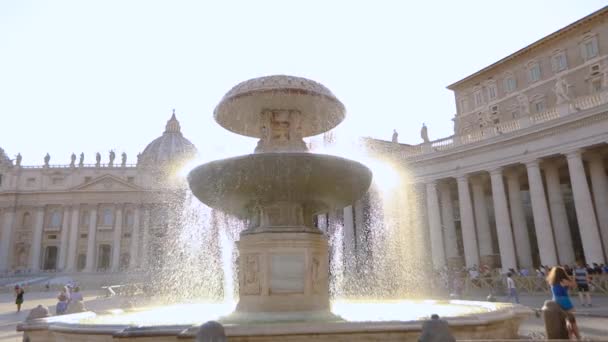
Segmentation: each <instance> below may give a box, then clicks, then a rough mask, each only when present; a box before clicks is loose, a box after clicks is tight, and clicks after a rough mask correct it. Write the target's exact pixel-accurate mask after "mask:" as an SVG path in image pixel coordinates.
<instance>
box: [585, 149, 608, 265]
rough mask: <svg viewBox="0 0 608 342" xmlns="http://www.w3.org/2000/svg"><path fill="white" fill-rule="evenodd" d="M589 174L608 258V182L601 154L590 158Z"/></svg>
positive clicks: (592, 155)
mask: <svg viewBox="0 0 608 342" xmlns="http://www.w3.org/2000/svg"><path fill="white" fill-rule="evenodd" d="M589 173H590V174H591V188H592V189H593V199H594V200H595V213H596V214H597V220H598V225H599V227H600V234H601V235H602V242H603V243H604V255H605V256H606V258H608V180H607V179H606V169H605V168H604V161H603V159H602V156H601V155H600V154H599V153H593V154H591V155H590V156H589Z"/></svg>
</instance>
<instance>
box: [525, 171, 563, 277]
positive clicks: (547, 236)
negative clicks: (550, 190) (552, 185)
mask: <svg viewBox="0 0 608 342" xmlns="http://www.w3.org/2000/svg"><path fill="white" fill-rule="evenodd" d="M526 169H527V170H528V183H530V199H531V201H532V212H533V214H534V230H535V231H536V240H537V241H538V252H539V254H540V262H541V264H543V265H548V266H552V265H557V254H556V251H555V243H554V242H553V229H551V219H550V218H549V208H547V201H546V200H545V187H544V186H543V178H542V175H541V173H540V166H539V162H538V160H532V161H529V162H527V163H526Z"/></svg>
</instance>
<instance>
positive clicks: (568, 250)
mask: <svg viewBox="0 0 608 342" xmlns="http://www.w3.org/2000/svg"><path fill="white" fill-rule="evenodd" d="M544 170H545V180H546V182H547V197H548V198H549V208H550V210H551V221H552V223H553V232H554V233H555V244H556V246H557V256H558V257H559V262H560V264H562V265H572V264H574V262H575V261H576V260H575V257H574V246H573V245H572V234H570V225H569V224H568V214H566V204H565V203H564V197H563V195H562V189H561V185H560V181H559V172H558V167H557V164H556V163H555V162H554V161H549V162H545V163H544Z"/></svg>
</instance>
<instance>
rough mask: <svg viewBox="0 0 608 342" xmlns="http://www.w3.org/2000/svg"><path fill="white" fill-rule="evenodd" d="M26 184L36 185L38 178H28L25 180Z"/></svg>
mask: <svg viewBox="0 0 608 342" xmlns="http://www.w3.org/2000/svg"><path fill="white" fill-rule="evenodd" d="M25 184H26V185H27V186H34V185H36V178H28V179H26V180H25Z"/></svg>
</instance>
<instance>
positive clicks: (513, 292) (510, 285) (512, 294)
mask: <svg viewBox="0 0 608 342" xmlns="http://www.w3.org/2000/svg"><path fill="white" fill-rule="evenodd" d="M512 276H513V274H512V273H511V272H509V273H507V291H508V293H509V301H511V300H512V299H515V303H517V304H519V296H518V295H517V288H516V287H515V281H514V280H513V278H512Z"/></svg>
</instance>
